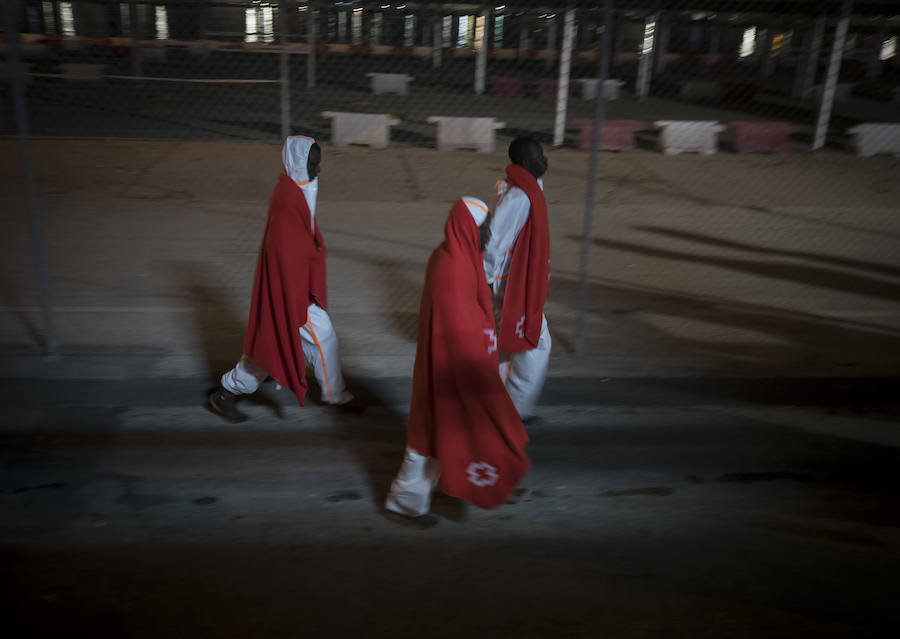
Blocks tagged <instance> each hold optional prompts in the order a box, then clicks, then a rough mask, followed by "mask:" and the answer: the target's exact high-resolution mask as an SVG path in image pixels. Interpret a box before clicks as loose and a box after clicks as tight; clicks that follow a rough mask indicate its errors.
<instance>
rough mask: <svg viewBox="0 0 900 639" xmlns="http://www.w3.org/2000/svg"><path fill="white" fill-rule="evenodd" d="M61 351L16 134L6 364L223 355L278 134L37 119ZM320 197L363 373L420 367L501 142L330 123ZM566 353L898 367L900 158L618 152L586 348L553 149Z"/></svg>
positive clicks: (235, 335) (4, 322)
mask: <svg viewBox="0 0 900 639" xmlns="http://www.w3.org/2000/svg"><path fill="white" fill-rule="evenodd" d="M34 150H35V154H36V158H37V167H38V187H39V190H40V203H41V208H42V213H43V218H44V223H45V224H44V226H45V234H46V238H47V244H48V250H49V254H50V262H51V266H52V273H53V294H54V303H55V314H54V316H55V319H56V323H57V331H58V334H59V341H60V343H61V351H62V354H63V356H64V357H63V358H62V359H60V360H58V361H54V362H48V361H46V360H44V359H43V358H41V357H40V346H39V344H40V336H41V331H42V328H41V325H40V314H39V312H38V309H37V304H38V299H37V296H36V294H35V287H34V286H33V284H32V283H33V281H34V278H33V273H32V265H31V257H30V251H29V243H28V234H27V224H26V213H25V206H24V195H23V189H22V184H21V174H20V168H19V164H18V150H17V148H16V145H15V143H14V142H13V141H3V142H0V157H2V158H3V160H2V163H0V167H2V168H0V182H2V184H3V191H4V193H5V194H7V201H8V202H9V207H8V209H7V215H6V216H4V218H5V224H4V232H3V234H2V237H0V267H2V276H0V336H2V338H0V375H2V376H4V377H23V376H24V377H72V376H74V377H87V378H91V377H96V378H139V377H146V376H176V377H197V376H210V377H211V376H212V375H214V374H215V373H216V372H217V371H220V370H221V369H222V368H223V367H226V366H229V365H230V364H231V363H232V361H233V360H234V359H235V358H237V357H238V356H239V355H240V348H241V343H242V339H243V331H244V326H245V322H246V313H247V307H248V303H249V295H250V289H251V285H252V278H253V270H254V268H255V260H256V250H257V247H258V243H259V240H260V236H261V233H262V229H263V224H264V220H265V212H266V203H267V200H268V197H269V195H270V192H271V188H272V186H273V184H274V182H275V178H276V176H277V174H278V172H279V170H280V164H279V162H280V161H279V147H278V145H276V144H264V143H215V142H209V143H197V142H164V141H156V142H148V141H128V140H115V141H112V140H51V139H47V140H38V141H36V142H35V144H34ZM324 151H325V152H324V161H323V175H322V183H321V188H320V196H319V197H320V199H319V212H318V219H319V221H320V224H321V227H322V230H323V233H324V235H325V240H326V244H327V245H328V248H329V261H328V269H329V298H330V306H331V308H330V311H331V313H332V316H333V319H334V323H335V326H336V328H337V331H338V334H339V337H340V340H341V347H342V353H343V358H344V361H345V365H346V368H347V370H348V374H349V375H356V376H366V377H386V376H387V377H408V376H409V375H410V374H411V370H412V360H413V356H414V352H415V327H416V314H417V309H418V303H419V295H420V289H421V282H422V279H423V276H424V267H425V262H426V260H427V258H428V255H429V254H430V252H431V250H432V249H433V247H434V246H435V245H437V244H438V243H439V242H440V240H441V237H442V225H443V221H444V218H445V216H446V213H447V211H448V210H449V208H450V205H451V203H452V201H453V200H454V199H455V198H456V197H458V196H461V195H464V194H465V195H476V196H479V197H482V198H484V199H487V200H489V199H490V193H491V187H492V185H493V183H494V181H495V180H496V179H497V178H498V177H499V176H501V175H502V173H503V167H504V166H505V164H506V158H505V154H504V153H502V152H497V153H493V154H477V153H471V152H455V153H439V152H437V151H434V150H430V149H418V148H397V149H389V150H385V151H374V150H370V149H366V148H355V147H353V148H343V149H339V148H334V147H330V146H329V145H325V149H324ZM549 157H550V172H549V173H548V175H547V178H546V188H547V197H548V203H549V206H550V214H551V234H552V260H553V275H552V277H553V281H552V286H551V295H550V300H549V302H548V306H547V315H548V318H549V319H550V323H551V332H552V334H553V338H554V350H553V360H552V362H551V375H552V376H556V377H573V376H589V377H597V378H602V377H631V376H633V377H647V376H706V375H716V376H723V375H725V376H761V377H781V376H896V375H897V374H898V372H900V365H898V361H900V358H898V355H900V217H898V216H900V207H898V202H900V168H898V165H897V162H896V160H894V159H891V158H869V159H858V158H855V157H851V156H849V155H846V154H843V153H831V152H824V153H821V154H815V155H808V154H804V155H800V154H797V155H790V156H787V157H772V156H761V155H755V156H736V155H731V154H721V155H717V156H711V157H701V156H694V155H684V156H678V157H666V156H662V155H660V154H658V153H655V152H649V151H637V152H634V153H628V154H604V155H603V156H602V157H601V161H600V179H599V182H598V189H597V207H596V223H595V226H594V234H595V237H596V238H597V239H596V240H595V242H594V249H593V253H592V258H591V276H590V280H589V284H590V288H589V291H590V315H589V317H588V321H587V324H586V330H587V341H586V344H587V354H586V357H584V358H582V359H576V358H575V357H574V354H573V350H572V344H573V336H572V330H573V326H574V319H575V308H576V297H577V287H578V270H579V259H580V250H581V235H582V220H583V214H584V194H585V175H586V172H587V155H586V154H583V153H579V152H577V151H574V150H559V151H550V152H549Z"/></svg>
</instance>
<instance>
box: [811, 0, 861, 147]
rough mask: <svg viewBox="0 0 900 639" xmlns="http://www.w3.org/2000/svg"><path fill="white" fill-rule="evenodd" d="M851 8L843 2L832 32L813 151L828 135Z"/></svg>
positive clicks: (823, 143) (823, 144) (850, 4)
mask: <svg viewBox="0 0 900 639" xmlns="http://www.w3.org/2000/svg"><path fill="white" fill-rule="evenodd" d="M852 7H853V2H852V1H851V0H844V3H843V5H842V6H841V17H840V19H839V20H838V23H837V28H836V29H835V31H834V43H833V44H832V46H831V60H830V62H829V63H828V73H827V75H826V76H825V84H824V86H823V87H822V101H821V102H820V103H819V113H818V117H817V119H816V134H815V138H814V139H813V146H812V148H813V151H815V150H817V149H821V148H822V147H823V146H825V138H826V136H827V135H828V122H829V121H830V120H831V110H832V108H833V107H834V94H835V91H836V89H837V81H838V76H839V75H840V73H841V59H842V58H843V57H844V42H845V41H846V39H847V28H848V27H849V25H850V10H851V8H852Z"/></svg>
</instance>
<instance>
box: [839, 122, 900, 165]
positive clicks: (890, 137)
mask: <svg viewBox="0 0 900 639" xmlns="http://www.w3.org/2000/svg"><path fill="white" fill-rule="evenodd" d="M847 133H849V134H851V135H852V136H853V140H851V148H853V149H855V150H856V155H858V156H859V157H869V156H872V155H879V154H882V153H886V154H888V155H893V156H894V157H900V124H886V123H876V122H866V123H865V124H857V125H856V126H854V127H851V128H849V129H847Z"/></svg>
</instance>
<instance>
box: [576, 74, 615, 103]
mask: <svg viewBox="0 0 900 639" xmlns="http://www.w3.org/2000/svg"><path fill="white" fill-rule="evenodd" d="M578 82H579V83H581V99H583V100H596V99H597V85H598V80H597V79H596V78H579V79H578ZM623 86H625V81H624V80H616V79H609V80H604V81H603V97H604V98H605V99H607V100H618V99H619V94H620V90H621V88H622V87H623Z"/></svg>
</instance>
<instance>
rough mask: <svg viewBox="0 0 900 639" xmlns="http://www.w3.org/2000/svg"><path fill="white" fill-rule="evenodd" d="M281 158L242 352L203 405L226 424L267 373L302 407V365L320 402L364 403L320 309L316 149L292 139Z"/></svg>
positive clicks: (322, 285)
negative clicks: (349, 381) (348, 382)
mask: <svg viewBox="0 0 900 639" xmlns="http://www.w3.org/2000/svg"><path fill="white" fill-rule="evenodd" d="M281 160H282V164H283V165H284V173H283V174H282V175H281V176H280V177H279V179H278V184H277V185H276V186H275V191H274V193H272V199H271V201H270V202H269V213H268V217H267V219H266V229H265V232H264V233H263V240H262V244H261V246H260V249H259V257H258V259H257V264H256V278H255V280H254V283H253V300H252V303H251V306H250V317H249V321H248V323H247V333H246V336H245V339H244V351H243V355H242V356H241V358H240V360H239V361H238V363H237V365H235V367H234V368H233V369H231V370H230V371H228V372H227V373H225V374H224V375H222V379H221V385H220V386H219V388H218V389H216V390H215V391H214V392H213V393H212V394H211V395H210V396H209V407H210V409H211V410H212V411H213V412H215V413H216V414H218V415H220V416H221V417H223V418H224V419H226V420H228V421H230V422H240V421H243V420H245V419H246V418H247V416H246V415H245V414H244V413H242V412H241V411H239V410H238V409H237V407H236V406H235V401H236V400H237V398H238V397H240V396H241V395H249V394H251V393H254V392H256V390H257V388H259V385H260V384H261V383H262V382H263V381H265V379H266V378H267V377H269V376H271V377H273V378H275V379H276V380H277V381H278V383H279V384H280V385H281V386H284V387H286V388H289V389H291V390H292V391H293V392H294V395H295V396H296V397H297V402H298V403H299V404H300V405H301V406H302V405H303V403H304V398H305V396H306V389H307V382H306V367H307V365H308V366H310V367H312V369H313V372H314V373H315V376H316V380H317V381H318V383H319V387H320V388H321V389H322V401H323V402H324V403H325V404H330V405H333V406H337V407H338V408H340V409H342V410H350V411H354V412H356V411H359V410H362V409H363V408H364V406H363V405H362V403H361V402H359V401H357V400H355V398H354V397H353V395H351V394H350V392H349V391H347V389H346V386H345V384H344V378H343V375H342V374H341V362H340V356H339V353H338V343H337V335H336V334H335V331H334V327H333V326H332V324H331V319H330V317H329V316H328V312H327V308H328V300H327V298H328V295H327V293H328V292H327V282H326V279H325V243H324V241H323V239H322V233H321V232H320V231H319V226H318V224H317V223H316V200H317V195H318V189H319V178H318V175H319V171H320V164H321V149H320V147H319V145H318V144H316V141H315V140H314V139H312V138H310V137H307V136H303V135H296V136H291V137H289V138H287V139H286V140H285V142H284V146H283V147H282V151H281Z"/></svg>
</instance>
